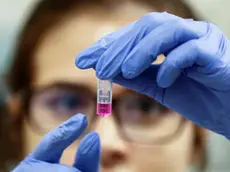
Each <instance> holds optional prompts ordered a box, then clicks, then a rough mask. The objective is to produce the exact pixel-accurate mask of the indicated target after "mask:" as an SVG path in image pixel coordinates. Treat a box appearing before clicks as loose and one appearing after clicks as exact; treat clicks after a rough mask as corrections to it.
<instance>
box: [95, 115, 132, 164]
mask: <svg viewBox="0 0 230 172" xmlns="http://www.w3.org/2000/svg"><path fill="white" fill-rule="evenodd" d="M95 130H96V131H97V132H98V133H99V135H100V138H101V145H102V157H101V165H102V168H112V167H113V166H116V165H121V164H125V163H126V161H127V159H128V154H129V152H128V147H127V145H126V144H125V141H124V140H123V139H121V136H120V135H119V132H118V129H117V126H116V123H115V120H114V118H113V117H112V116H109V117H106V118H99V119H98V122H97V124H96V128H95Z"/></svg>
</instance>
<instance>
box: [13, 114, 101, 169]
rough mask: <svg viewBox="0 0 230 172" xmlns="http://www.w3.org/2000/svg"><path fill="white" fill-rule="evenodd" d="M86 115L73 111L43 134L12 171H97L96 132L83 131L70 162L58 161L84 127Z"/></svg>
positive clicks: (97, 146)
mask: <svg viewBox="0 0 230 172" xmlns="http://www.w3.org/2000/svg"><path fill="white" fill-rule="evenodd" d="M86 126H87V119H86V117H85V116H84V115H76V116H73V117H72V118H70V119H69V120H68V121H66V122H64V123H63V124H61V125H60V126H59V127H58V128H57V129H55V130H53V131H51V132H50V133H48V134H47V135H45V136H44V138H43V140H42V141H41V142H40V144H39V145H38V147H37V148H36V149H35V151H34V152H32V153H31V154H30V155H29V156H28V157H27V158H25V160H23V161H22V162H21V163H20V164H19V165H18V167H16V169H14V170H13V172H22V171H23V172H31V171H33V172H51V171H54V172H98V171H99V164H100V152H101V147H100V140H99V137H98V135H97V134H96V133H94V132H93V133H89V134H88V135H86V136H85V137H84V138H83V139H82V141H81V143H80V145H79V148H78V151H77V153H76V157H75V162H74V163H73V166H67V165H62V164H60V163H59V159H60V157H61V155H62V152H63V151H64V150H65V148H67V147H68V146H69V145H70V144H71V143H72V142H74V141H75V140H76V139H77V138H78V137H79V136H80V135H81V134H82V133H83V132H84V131H85V129H86Z"/></svg>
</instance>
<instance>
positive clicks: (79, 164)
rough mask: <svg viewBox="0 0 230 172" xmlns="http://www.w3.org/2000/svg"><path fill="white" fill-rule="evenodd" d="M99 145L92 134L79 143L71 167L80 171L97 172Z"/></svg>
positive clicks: (97, 137) (96, 135) (94, 134)
mask: <svg viewBox="0 0 230 172" xmlns="http://www.w3.org/2000/svg"><path fill="white" fill-rule="evenodd" d="M100 157H101V144H100V139H99V136H98V134H97V133H95V132H92V133H90V134H88V135H87V136H85V137H84V138H83V140H82V141H81V143H80V145H79V148H78V151H77V155H76V158H75V162H74V164H73V166H74V167H75V168H77V169H79V170H80V171H87V172H98V171H99V167H100Z"/></svg>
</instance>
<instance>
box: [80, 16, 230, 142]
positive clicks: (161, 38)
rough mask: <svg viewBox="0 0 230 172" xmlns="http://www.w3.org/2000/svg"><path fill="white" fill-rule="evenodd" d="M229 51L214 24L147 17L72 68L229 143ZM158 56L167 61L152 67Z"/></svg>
mask: <svg viewBox="0 0 230 172" xmlns="http://www.w3.org/2000/svg"><path fill="white" fill-rule="evenodd" d="M229 50H230V47H229V41H228V39H227V38H226V37H225V36H224V34H223V33H222V31H221V30H220V29H218V27H217V26H215V25H214V24H211V23H208V22H198V21H194V20H192V19H182V18H180V17H177V16H174V15H171V14H168V13H149V14H146V15H145V16H143V17H142V18H141V19H140V20H139V21H137V22H135V23H132V24H131V25H128V26H125V27H124V28H122V29H120V30H118V31H116V32H114V33H111V34H109V35H107V36H105V37H104V38H102V39H101V40H100V41H98V42H97V43H96V44H94V45H93V46H92V47H90V48H88V49H86V50H84V51H83V52H81V53H80V54H79V55H78V57H77V59H76V65H77V66H78V67H79V68H81V69H88V68H94V69H95V70H96V75H97V77H98V78H100V79H112V80H113V81H114V82H115V83H118V84H120V85H122V86H125V87H127V88H129V89H132V90H135V91H137V92H139V93H143V94H146V95H148V96H150V97H152V98H154V99H156V100H157V101H159V102H160V103H162V104H164V105H165V106H167V107H169V108H171V109H172V110H174V111H176V112H178V113H180V114H182V115H183V116H185V117H186V118H187V119H190V120H192V121H193V122H195V123H196V124H198V125H200V126H203V127H205V128H207V129H210V130H212V131H215V132H217V133H220V134H222V135H224V136H226V137H228V138H230V53H229ZM160 54H164V55H165V56H166V59H165V61H164V62H163V63H162V64H160V65H153V64H152V63H153V62H154V61H155V60H156V58H157V56H158V55H160Z"/></svg>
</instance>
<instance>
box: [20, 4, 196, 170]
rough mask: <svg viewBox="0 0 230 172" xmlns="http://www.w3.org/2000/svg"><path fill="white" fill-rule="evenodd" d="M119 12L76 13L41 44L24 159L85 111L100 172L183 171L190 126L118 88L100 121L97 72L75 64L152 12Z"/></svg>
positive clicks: (67, 158) (68, 157)
mask: <svg viewBox="0 0 230 172" xmlns="http://www.w3.org/2000/svg"><path fill="white" fill-rule="evenodd" d="M119 10H120V11H119V12H118V11H117V12H116V11H115V12H114V13H111V14H108V13H106V14H105V13H103V12H99V11H97V10H95V11H94V12H92V11H91V12H90V11H87V12H85V13H84V14H74V13H72V14H71V15H69V16H66V17H65V19H64V20H63V21H62V22H61V23H60V25H58V27H55V28H53V29H52V30H51V31H50V32H49V33H48V34H47V35H46V36H45V38H44V39H43V40H42V41H41V43H40V46H39V47H38V49H37V51H36V52H35V68H36V77H35V80H34V82H33V83H32V84H33V87H34V89H35V92H34V93H33V96H32V99H31V102H30V112H29V120H25V121H27V122H24V127H23V128H24V129H23V132H24V137H25V138H24V139H25V150H26V152H25V155H26V154H27V153H29V152H31V151H32V150H33V149H34V148H35V146H36V145H37V144H38V142H39V141H40V139H41V138H42V136H43V135H44V134H45V133H46V132H47V131H49V130H51V129H53V128H54V127H56V126H57V125H58V124H60V123H61V122H63V121H64V120H66V119H67V118H69V117H70V116H71V115H73V114H75V113H76V112H82V113H84V114H86V115H87V116H88V120H89V131H92V130H94V131H97V132H98V133H99V135H100V138H101V142H102V164H101V171H102V172H112V171H114V172H116V171H122V172H140V171H145V172H154V171H156V172H157V171H161V172H168V171H170V172H184V171H185V169H186V168H187V166H188V164H189V163H190V160H191V156H192V151H193V139H194V135H193V131H194V130H193V126H192V124H191V123H189V122H187V121H184V120H183V119H181V117H180V116H179V115H177V114H176V113H174V112H170V111H169V110H168V109H166V108H164V107H163V106H161V105H159V104H158V103H156V102H155V101H154V100H151V99H149V98H147V97H145V96H143V95H142V96H141V95H139V94H136V93H133V92H130V91H127V90H126V89H125V88H122V87H119V86H117V85H114V89H113V98H114V100H115V102H116V103H115V106H114V108H113V109H114V112H113V114H112V115H111V116H109V117H107V118H101V117H97V116H96V115H95V104H96V101H95V98H96V86H97V83H96V77H95V73H94V71H93V70H86V71H82V70H80V69H78V68H76V67H75V65H74V60H75V56H76V54H77V53H78V52H80V51H81V50H83V49H84V48H87V47H88V46H89V45H91V44H92V43H94V42H95V41H96V40H97V39H99V38H100V37H101V36H103V34H105V33H108V32H111V31H114V30H115V29H118V28H120V27H121V26H123V25H125V24H127V23H130V22H132V21H134V20H136V19H138V18H139V17H140V16H141V15H143V14H145V13H147V12H148V11H149V10H148V9H146V8H141V7H139V6H135V5H127V6H125V5H124V6H123V7H122V8H120V9H119ZM124 16H125V17H124ZM28 121H29V123H28ZM169 138H171V139H169ZM167 139H168V140H167ZM160 142H162V143H160ZM78 143H79V141H76V142H75V143H73V144H72V145H71V146H70V147H69V148H68V149H67V150H66V151H65V152H64V154H63V157H62V160H61V161H62V163H65V164H72V161H73V158H74V154H75V152H76V149H77V145H78Z"/></svg>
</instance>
